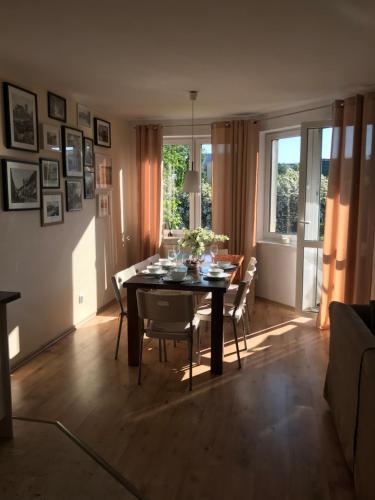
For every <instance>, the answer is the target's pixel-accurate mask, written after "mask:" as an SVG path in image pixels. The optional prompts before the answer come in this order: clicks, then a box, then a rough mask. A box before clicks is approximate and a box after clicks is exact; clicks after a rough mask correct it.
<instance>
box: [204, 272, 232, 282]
mask: <svg viewBox="0 0 375 500" xmlns="http://www.w3.org/2000/svg"><path fill="white" fill-rule="evenodd" d="M228 277H229V274H228V273H223V274H220V275H219V276H218V275H215V276H213V275H212V274H210V273H207V274H206V275H205V276H204V278H205V279H206V280H209V281H219V280H225V279H226V278H228Z"/></svg>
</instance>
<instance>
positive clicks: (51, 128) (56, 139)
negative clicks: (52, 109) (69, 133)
mask: <svg viewBox="0 0 375 500" xmlns="http://www.w3.org/2000/svg"><path fill="white" fill-rule="evenodd" d="M43 149H46V150H49V151H55V152H57V153H58V152H59V151H61V142H60V128H59V127H55V125H47V124H44V125H43Z"/></svg>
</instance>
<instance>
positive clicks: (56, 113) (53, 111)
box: [47, 91, 66, 122]
mask: <svg viewBox="0 0 375 500" xmlns="http://www.w3.org/2000/svg"><path fill="white" fill-rule="evenodd" d="M47 104H48V117H49V118H52V119H53V120H58V121H60V122H66V99H65V97H62V96H61V95H57V94H54V93H53V92H49V91H48V92H47Z"/></svg>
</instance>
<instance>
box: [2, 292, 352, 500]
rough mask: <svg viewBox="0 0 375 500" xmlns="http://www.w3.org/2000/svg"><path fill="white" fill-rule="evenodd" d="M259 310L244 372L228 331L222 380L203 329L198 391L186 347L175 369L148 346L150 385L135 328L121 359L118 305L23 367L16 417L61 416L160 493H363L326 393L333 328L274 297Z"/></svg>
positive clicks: (267, 497)
mask: <svg viewBox="0 0 375 500" xmlns="http://www.w3.org/2000/svg"><path fill="white" fill-rule="evenodd" d="M253 316H254V317H253V321H252V328H251V331H252V333H251V336H249V337H248V350H247V352H245V351H242V353H241V355H242V360H243V368H242V370H240V371H239V370H238V369H237V362H236V356H235V349H234V345H233V341H232V336H231V330H230V329H228V330H227V331H226V335H225V338H226V345H225V358H224V359H225V361H224V375H223V376H221V377H212V376H211V375H210V372H209V361H210V359H209V356H210V351H209V334H208V332H206V333H205V334H204V335H203V342H202V343H203V356H202V364H201V365H200V366H197V367H195V368H194V373H193V374H194V382H193V392H192V393H189V392H188V387H187V377H188V373H187V370H186V369H187V364H186V360H187V353H186V345H185V344H184V343H179V344H178V345H177V347H176V348H174V347H173V345H169V346H168V354H169V358H168V363H166V364H164V363H159V360H158V350H157V344H156V343H150V342H146V347H145V351H144V362H145V365H144V370H143V382H142V386H141V387H139V386H137V382H136V380H137V369H136V368H129V367H128V366H127V359H126V335H124V337H123V339H122V345H121V349H120V358H119V360H118V361H117V362H116V361H114V359H113V349H114V345H115V336H116V328H117V309H116V308H115V307H111V308H109V309H108V310H106V311H105V312H104V313H102V314H101V315H100V316H98V317H97V318H95V319H93V320H90V321H89V322H87V323H86V324H84V325H83V326H82V327H81V328H79V329H78V330H77V331H76V333H74V334H72V335H70V336H68V337H66V338H65V339H64V340H63V341H61V342H59V343H58V344H56V345H55V346H53V347H52V348H50V349H49V350H48V351H46V352H44V353H42V354H41V355H39V356H38V357H37V358H35V359H34V360H33V361H31V362H30V363H29V364H27V365H26V366H24V367H23V368H21V369H19V370H18V371H16V372H15V373H14V374H13V376H12V388H13V410H14V415H15V416H20V417H30V418H41V419H48V420H59V421H61V422H62V423H63V424H64V425H65V426H66V427H68V429H70V430H71V431H72V432H74V433H75V434H76V435H78V436H79V437H80V438H81V439H82V440H83V441H85V442H86V443H87V444H88V445H89V446H91V447H92V448H93V449H94V450H95V451H96V452H97V453H99V454H100V455H101V456H102V457H103V458H104V459H105V460H106V461H107V462H109V463H110V464H111V465H112V466H114V467H115V468H116V469H118V470H119V472H121V473H122V474H124V476H126V478H127V479H128V480H130V481H131V482H132V483H133V484H134V485H135V486H136V487H137V488H138V489H139V490H141V492H142V493H144V494H145V495H146V496H147V497H148V498H149V499H150V500H170V499H179V500H184V499H186V500H195V499H199V500H205V499H207V500H208V499H219V500H221V499H230V500H235V499H239V500H240V499H246V500H273V499H275V500H284V499H285V500H286V499H287V500H310V499H311V500H320V499H324V500H325V499H327V500H328V499H330V500H333V499H335V500H353V498H354V497H353V492H352V482H351V478H350V474H349V472H348V470H347V469H346V466H345V463H344V460H343V457H342V455H341V451H340V448H339V446H338V442H337V437H336V434H335V431H334V428H333V426H332V422H331V418H330V414H329V412H328V410H327V405H326V403H325V401H324V399H323V398H322V390H323V382H324V374H325V369H326V364H327V349H328V335H327V333H321V332H320V331H319V330H317V329H316V328H315V327H314V322H313V321H312V320H311V319H309V318H308V317H304V316H298V315H296V314H295V313H294V312H293V311H291V310H290V309H287V308H284V307H281V306H277V305H275V304H270V303H267V302H264V301H258V302H257V303H256V306H255V309H254V315H253ZM125 333H126V328H125ZM241 345H242V344H241Z"/></svg>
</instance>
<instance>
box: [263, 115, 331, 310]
mask: <svg viewBox="0 0 375 500" xmlns="http://www.w3.org/2000/svg"><path fill="white" fill-rule="evenodd" d="M280 114H281V113H280ZM280 114H277V115H279V116H276V114H272V115H265V116H263V117H261V118H260V119H259V130H260V144H259V186H258V206H257V257H258V261H259V263H258V269H259V274H258V280H257V284H256V295H257V296H258V297H263V298H266V299H269V300H273V301H275V302H279V303H281V304H285V305H288V306H291V307H294V306H295V295H296V265H297V250H296V246H295V245H285V244H282V243H274V242H270V241H265V239H264V237H263V226H264V204H265V203H266V202H268V200H267V201H266V200H265V197H264V192H265V135H266V133H267V132H272V131H277V130H285V129H287V128H295V127H300V126H301V124H302V123H304V122H312V121H323V120H330V119H331V107H330V106H325V107H322V108H320V109H314V110H310V111H302V112H299V111H298V110H291V111H290V112H287V111H286V112H283V113H282V114H283V116H280Z"/></svg>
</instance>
